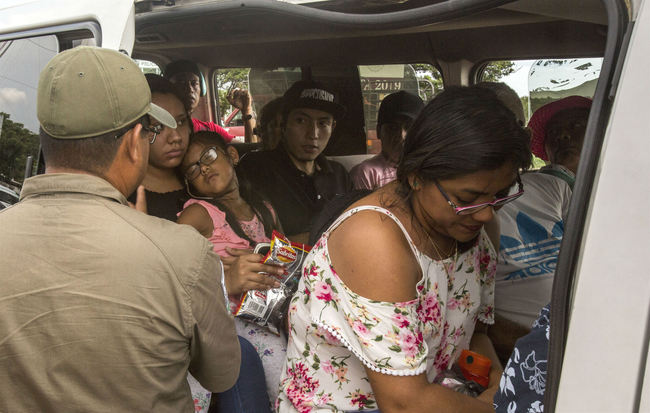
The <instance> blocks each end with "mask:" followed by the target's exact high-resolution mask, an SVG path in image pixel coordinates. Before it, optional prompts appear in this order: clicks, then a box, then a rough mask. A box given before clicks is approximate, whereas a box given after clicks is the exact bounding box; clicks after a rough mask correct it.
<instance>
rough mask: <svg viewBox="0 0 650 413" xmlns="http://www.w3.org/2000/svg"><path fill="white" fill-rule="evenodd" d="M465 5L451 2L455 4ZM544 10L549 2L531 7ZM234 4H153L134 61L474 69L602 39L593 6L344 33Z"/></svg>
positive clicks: (526, 6)
mask: <svg viewBox="0 0 650 413" xmlns="http://www.w3.org/2000/svg"><path fill="white" fill-rule="evenodd" d="M467 1H469V0H461V1H455V0H454V1H453V2H452V3H454V4H456V5H457V6H459V5H461V4H465V3H466V2H467ZM473 1H476V0H473ZM549 2H550V3H551V4H556V3H558V1H557V0H547V1H545V2H541V3H544V4H546V3H549ZM234 3H236V2H219V3H209V4H201V5H196V6H192V7H190V8H189V9H188V10H186V9H183V10H181V9H176V8H174V7H172V8H166V9H162V8H161V7H162V6H158V7H155V8H154V10H153V11H152V12H149V13H142V14H139V15H137V16H136V44H135V48H134V56H135V57H138V58H143V59H148V60H153V61H157V62H159V63H163V64H164V63H167V62H168V61H170V60H173V59H177V58H190V59H193V60H195V61H197V62H199V63H201V64H203V65H206V66H209V67H277V66H310V65H339V64H380V63H381V64H385V63H391V62H394V63H398V62H401V63H403V62H406V61H411V62H416V61H421V62H430V61H431V59H432V56H433V57H434V58H435V59H439V60H444V61H453V60H457V59H461V58H462V59H468V60H471V61H482V60H485V59H487V58H495V59H499V58H503V59H506V58H510V57H511V56H517V58H536V57H551V56H552V57H563V56H567V57H577V56H600V55H602V53H603V51H604V45H605V37H606V36H605V34H606V30H605V26H603V25H601V24H597V23H594V21H600V20H601V19H600V17H599V15H598V14H599V12H600V10H599V9H598V8H597V7H596V6H599V7H601V8H602V5H600V2H599V1H598V0H582V1H580V2H579V6H580V10H582V9H583V8H584V10H586V12H585V15H586V16H587V19H586V20H588V21H583V22H578V21H575V20H563V19H561V17H560V16H561V15H562V14H563V13H564V14H570V13H569V12H568V11H567V6H566V5H564V6H558V8H557V11H555V12H553V13H550V12H549V10H548V7H547V6H544V5H542V6H540V5H537V3H540V2H537V1H535V0H521V1H518V2H515V3H509V4H507V5H505V6H501V7H498V8H496V7H494V3H490V4H491V6H492V9H490V10H486V11H482V12H480V13H477V12H476V9H475V8H474V9H472V11H473V13H472V14H471V15H468V16H465V17H459V18H455V19H451V20H445V21H441V22H437V23H432V22H436V21H438V20H437V19H435V18H433V17H431V18H429V19H428V20H427V19H424V20H423V19H421V18H420V17H418V18H417V19H415V20H413V24H408V21H407V20H406V19H402V21H401V23H400V25H399V27H396V26H393V27H392V28H390V29H387V28H386V27H383V26H377V25H375V26H374V27H369V26H367V25H366V26H363V25H361V26H359V25H356V24H353V25H350V24H349V20H345V22H344V24H330V23H331V21H330V20H329V17H327V16H330V17H332V16H331V15H339V14H340V13H332V12H327V11H323V10H315V9H310V12H309V13H307V18H305V17H304V16H303V15H301V14H300V13H297V12H295V10H294V9H295V8H296V7H298V8H300V9H301V10H302V11H304V9H306V7H303V6H293V5H287V4H285V3H278V2H269V1H264V0H253V1H251V2H248V1H247V2H246V3H245V4H246V5H247V6H246V7H234ZM559 3H562V4H564V3H571V2H564V1H563V0H560V2H559ZM237 4H239V3H237ZM253 6H254V7H253ZM435 6H441V4H438V5H435ZM175 10H176V11H175ZM535 10H537V11H539V12H540V13H539V14H536V13H534V12H533V11H535ZM576 10H577V8H575V7H574V15H575V12H576ZM312 12H314V13H313V14H312ZM409 12H410V13H412V12H414V10H410V11H409ZM602 12H604V10H602ZM399 13H402V15H403V14H404V12H399ZM549 14H554V16H550V15H549ZM578 14H579V15H580V16H582V14H580V13H578ZM313 16H316V17H313ZM335 17H337V18H338V17H340V16H335ZM356 18H358V19H370V20H372V18H377V16H376V15H375V16H365V15H362V16H359V15H357V17H356ZM382 18H386V17H385V15H384V17H382ZM314 19H316V20H314ZM370 20H366V21H370ZM334 21H336V19H334ZM424 21H427V22H428V23H427V24H422V22H424ZM416 23H417V24H416ZM359 27H361V28H359ZM377 27H381V30H378V29H377ZM251 28H255V29H254V30H253V29H251ZM404 45H408V47H404ZM450 45H453V47H450ZM531 45H535V47H534V48H533V47H531ZM387 46H389V47H387ZM390 46H392V47H390ZM287 50H290V52H288V51H287Z"/></svg>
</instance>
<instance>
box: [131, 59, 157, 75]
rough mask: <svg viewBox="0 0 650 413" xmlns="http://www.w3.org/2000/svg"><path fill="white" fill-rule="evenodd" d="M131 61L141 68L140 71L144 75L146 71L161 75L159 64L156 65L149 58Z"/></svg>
mask: <svg viewBox="0 0 650 413" xmlns="http://www.w3.org/2000/svg"><path fill="white" fill-rule="evenodd" d="M133 61H134V62H135V63H136V64H137V65H138V67H139V68H140V70H142V73H144V74H145V75H146V74H147V73H153V74H155V75H161V76H162V69H160V66H158V65H157V64H156V63H154V62H150V61H149V60H139V59H133Z"/></svg>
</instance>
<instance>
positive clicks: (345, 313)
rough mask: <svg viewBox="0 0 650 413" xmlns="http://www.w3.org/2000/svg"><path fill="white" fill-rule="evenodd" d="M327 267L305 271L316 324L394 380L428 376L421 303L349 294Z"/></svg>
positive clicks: (316, 266) (309, 267)
mask: <svg viewBox="0 0 650 413" xmlns="http://www.w3.org/2000/svg"><path fill="white" fill-rule="evenodd" d="M323 267H325V268H323ZM323 267H321V266H319V264H318V263H317V261H311V262H309V263H308V264H307V265H306V266H305V267H304V274H303V276H304V282H305V286H306V288H307V289H308V290H309V294H308V296H307V297H306V298H305V299H306V300H307V301H308V303H307V308H309V310H310V317H311V321H312V322H314V323H316V324H317V325H318V326H320V327H321V328H323V329H325V330H327V331H328V332H329V333H331V334H332V335H333V336H335V337H336V338H337V339H338V340H339V341H340V342H341V343H342V344H343V345H344V346H345V347H347V349H348V350H350V352H352V354H354V355H355V356H356V357H357V358H358V359H359V360H360V361H361V362H362V363H363V364H364V365H365V366H366V367H367V368H369V369H371V370H373V371H376V372H380V373H383V374H390V375H395V376H415V375H418V374H421V373H423V372H424V371H425V370H426V355H427V353H428V349H427V345H426V343H425V342H424V339H423V336H422V331H421V325H420V323H419V320H418V316H417V312H416V309H417V306H418V300H417V299H416V300H412V301H408V302H403V303H388V302H379V301H373V300H369V299H367V298H365V297H362V296H360V295H358V294H356V293H354V292H353V291H351V290H350V289H348V288H347V287H346V286H345V284H343V282H342V281H341V279H340V278H339V277H338V276H337V275H336V273H335V272H334V269H333V268H331V267H330V266H329V265H327V266H325V265H323Z"/></svg>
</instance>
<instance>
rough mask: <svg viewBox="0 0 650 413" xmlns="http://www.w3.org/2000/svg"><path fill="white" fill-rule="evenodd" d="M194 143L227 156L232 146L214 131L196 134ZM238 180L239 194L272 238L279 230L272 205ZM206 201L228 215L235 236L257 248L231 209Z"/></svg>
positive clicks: (191, 187)
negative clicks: (218, 150) (212, 148)
mask: <svg viewBox="0 0 650 413" xmlns="http://www.w3.org/2000/svg"><path fill="white" fill-rule="evenodd" d="M193 143H200V144H203V145H205V146H215V147H217V148H219V149H221V150H222V151H223V152H224V153H226V154H227V153H228V152H227V151H226V149H227V148H228V146H230V145H228V144H226V141H225V140H224V139H223V137H222V136H221V135H219V134H218V133H216V132H212V131H200V132H196V133H195V134H193V135H192V136H191V137H190V145H191V144H193ZM233 169H234V166H233ZM235 171H236V170H235ZM237 179H238V182H239V194H240V195H241V197H242V198H243V199H244V201H246V202H247V203H248V205H250V206H251V208H252V209H253V211H254V212H255V215H256V216H257V219H258V220H259V221H260V222H261V223H262V225H263V226H264V233H265V234H266V236H267V237H269V238H271V235H272V233H273V230H274V229H277V228H276V223H275V219H274V218H273V214H272V213H271V210H270V209H269V207H268V205H270V203H269V202H268V201H266V200H265V199H264V198H262V197H261V196H260V195H259V194H258V193H257V192H255V191H253V189H252V186H251V185H250V183H249V182H247V181H245V180H242V179H241V178H239V177H238V178H237ZM185 182H186V185H187V186H188V189H189V190H190V191H192V192H194V193H196V188H194V186H192V184H191V183H189V182H187V181H185ZM199 195H200V194H199ZM205 201H207V202H209V203H211V204H212V205H214V206H216V207H217V208H219V209H220V210H221V211H223V213H224V214H226V222H227V223H228V225H230V228H232V230H233V231H235V234H237V235H238V236H239V237H241V238H243V239H245V240H246V241H248V242H249V243H250V245H251V246H255V244H256V242H255V241H254V240H252V239H251V238H250V237H249V236H248V235H247V234H246V232H244V230H243V229H242V227H241V224H240V223H239V221H238V220H237V218H235V215H234V214H233V213H232V211H230V209H228V208H227V207H226V206H225V205H224V204H222V203H221V202H219V199H218V198H210V199H205Z"/></svg>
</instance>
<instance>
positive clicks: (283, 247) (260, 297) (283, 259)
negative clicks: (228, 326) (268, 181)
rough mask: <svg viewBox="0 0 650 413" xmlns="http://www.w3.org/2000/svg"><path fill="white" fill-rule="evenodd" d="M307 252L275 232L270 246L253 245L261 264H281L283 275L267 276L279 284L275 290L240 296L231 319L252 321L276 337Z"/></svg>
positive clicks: (253, 292)
mask: <svg viewBox="0 0 650 413" xmlns="http://www.w3.org/2000/svg"><path fill="white" fill-rule="evenodd" d="M310 250H311V247H310V246H308V245H305V244H300V243H296V242H291V241H289V240H288V239H287V237H285V236H284V235H282V234H280V233H279V232H277V231H273V234H272V237H271V242H270V243H259V244H257V246H256V247H255V251H254V252H255V253H257V254H262V255H264V258H263V259H262V263H264V264H278V265H282V266H283V267H284V268H285V269H286V274H285V275H283V276H279V275H275V274H269V275H270V276H272V277H275V278H276V279H277V280H278V281H279V282H280V286H279V287H277V288H271V289H269V290H266V291H261V290H251V291H247V292H245V293H244V294H242V298H241V300H240V302H239V305H238V306H237V309H236V310H235V317H241V318H243V319H245V320H248V321H252V322H254V323H256V324H259V325H261V326H263V327H266V328H268V329H269V330H270V331H271V332H273V333H274V334H278V335H279V334H280V330H281V329H282V326H283V324H284V321H285V317H286V314H287V307H288V306H289V301H290V300H289V298H291V296H292V295H293V294H294V293H295V292H296V288H297V287H298V281H300V275H301V274H302V264H303V262H304V260H305V258H306V257H307V254H308V253H309V251H310Z"/></svg>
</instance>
